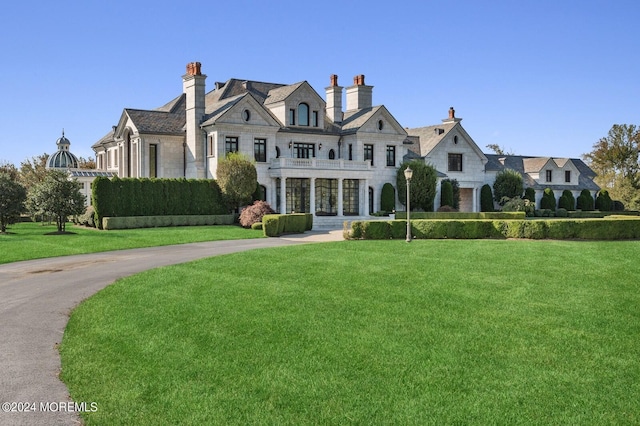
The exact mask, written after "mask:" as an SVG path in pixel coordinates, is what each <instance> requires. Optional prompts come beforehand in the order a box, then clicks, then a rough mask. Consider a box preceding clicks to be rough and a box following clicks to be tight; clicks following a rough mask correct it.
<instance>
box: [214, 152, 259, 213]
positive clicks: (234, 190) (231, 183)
mask: <svg viewBox="0 0 640 426" xmlns="http://www.w3.org/2000/svg"><path fill="white" fill-rule="evenodd" d="M217 181H218V185H220V189H221V190H222V194H223V195H224V197H225V200H226V202H227V205H228V206H229V207H230V208H232V209H236V208H239V207H242V206H245V205H247V204H249V203H250V202H251V196H252V194H253V193H254V191H255V190H256V185H257V183H258V173H257V171H256V166H255V165H254V164H253V162H252V161H251V160H249V159H248V158H247V157H245V156H243V155H242V154H239V153H229V154H227V157H226V158H224V159H222V160H220V161H218V169H217Z"/></svg>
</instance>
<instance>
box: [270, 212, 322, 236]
mask: <svg viewBox="0 0 640 426" xmlns="http://www.w3.org/2000/svg"><path fill="white" fill-rule="evenodd" d="M262 229H263V230H264V235H265V236H267V237H279V236H280V235H282V234H285V233H287V234H289V233H291V234H296V233H302V232H305V231H310V230H311V229H313V215H312V214H311V213H293V214H266V215H264V216H263V217H262Z"/></svg>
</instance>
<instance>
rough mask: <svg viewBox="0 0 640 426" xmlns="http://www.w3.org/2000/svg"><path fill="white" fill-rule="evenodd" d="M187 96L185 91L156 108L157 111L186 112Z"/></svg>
mask: <svg viewBox="0 0 640 426" xmlns="http://www.w3.org/2000/svg"><path fill="white" fill-rule="evenodd" d="M186 102H187V96H186V95H185V94H184V93H183V94H181V95H180V96H178V97H177V98H174V99H172V100H171V101H169V102H168V103H166V104H165V105H163V106H161V107H160V108H156V109H155V111H161V112H171V113H179V112H184V110H185V108H186Z"/></svg>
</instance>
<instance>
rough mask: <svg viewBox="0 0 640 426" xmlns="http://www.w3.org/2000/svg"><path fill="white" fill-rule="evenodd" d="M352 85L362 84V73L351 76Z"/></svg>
mask: <svg viewBox="0 0 640 426" xmlns="http://www.w3.org/2000/svg"><path fill="white" fill-rule="evenodd" d="M353 84H354V86H364V74H358V75H356V76H355V77H353Z"/></svg>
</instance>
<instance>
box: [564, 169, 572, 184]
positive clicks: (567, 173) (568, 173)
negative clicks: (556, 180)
mask: <svg viewBox="0 0 640 426" xmlns="http://www.w3.org/2000/svg"><path fill="white" fill-rule="evenodd" d="M564 181H565V182H566V183H570V182H571V170H565V171H564Z"/></svg>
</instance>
